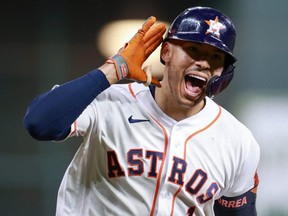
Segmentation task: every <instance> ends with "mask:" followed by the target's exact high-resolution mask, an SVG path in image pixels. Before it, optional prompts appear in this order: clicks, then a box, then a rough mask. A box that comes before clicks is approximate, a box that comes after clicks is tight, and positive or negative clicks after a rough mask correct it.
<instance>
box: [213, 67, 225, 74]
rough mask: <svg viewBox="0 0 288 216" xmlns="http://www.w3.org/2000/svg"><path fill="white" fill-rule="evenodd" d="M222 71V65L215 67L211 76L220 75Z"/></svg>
mask: <svg viewBox="0 0 288 216" xmlns="http://www.w3.org/2000/svg"><path fill="white" fill-rule="evenodd" d="M222 72H223V67H220V68H217V69H215V70H214V71H213V73H212V76H215V75H216V76H221V74H222Z"/></svg>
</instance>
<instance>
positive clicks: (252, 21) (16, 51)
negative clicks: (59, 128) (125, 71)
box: [0, 0, 288, 216]
mask: <svg viewBox="0 0 288 216" xmlns="http://www.w3.org/2000/svg"><path fill="white" fill-rule="evenodd" d="M196 5H202V6H212V7H215V8H217V9H219V10H221V11H223V12H224V13H225V14H227V15H228V16H229V17H231V18H232V20H233V21H234V23H235V25H236V29H237V36H238V37H237V43H236V48H235V55H236V56H237V58H238V62H237V63H236V66H237V69H236V72H237V73H236V75H235V78H234V80H233V81H232V83H231V85H230V86H229V88H228V89H227V90H226V91H224V92H223V94H222V95H220V96H219V97H218V98H216V99H215V100H216V101H217V102H219V103H220V104H222V105H223V106H224V107H225V108H227V109H228V110H229V111H231V112H232V113H233V114H234V115H235V116H236V117H237V118H238V119H239V120H241V121H242V122H243V123H245V124H246V125H247V126H248V127H249V128H250V129H251V130H252V132H253V133H254V135H255V137H256V139H257V140H258V142H259V145H260V147H261V161H260V166H259V176H260V185H259V189H258V201H257V206H258V213H259V215H260V216H282V215H283V216H284V215H288V205H287V201H288V199H287V196H286V195H287V194H288V188H287V186H286V185H287V182H288V170H287V167H288V146H287V139H288V129H287V126H288V124H287V123H288V114H287V107H288V96H287V92H288V85H287V79H288V71H287V62H288V58H287V48H288V45H287V35H288V28H287V27H288V25H287V20H288V1H287V0H275V1H268V0H253V1H250V0H241V1H239V0H238V1H236V0H226V1H224V0H222V1H221V0H218V1H215V0H214V1H213V0H210V1H205V0H202V1H200V0H199V1H192V0H191V1H188V0H177V1H168V0H166V1H164V0H145V1H141V2H140V1H132V0H125V1H119V0H114V1H113V2H111V3H110V4H109V5H107V1H104V0H94V1H80V0H70V1H68V0H64V1H55V0H51V1H48V0H46V1H45V0H39V1H1V7H0V29H1V33H0V77H1V78H0V88H1V91H0V99H1V106H0V109H1V113H2V114H1V116H0V127H1V128H0V130H1V136H0V215H3V216H14V215H21V216H26V215H27V216H31V215H36V216H39V215H41V216H50V215H54V214H55V204H56V196H57V190H58V187H59V184H60V182H61V179H62V177H63V175H64V172H65V170H66V168H67V166H68V164H69V163H70V161H71V159H72V157H73V155H74V153H75V151H76V150H77V148H78V146H79V144H80V143H81V140H80V139H78V138H77V139H74V140H67V141H65V142H62V143H55V142H39V141H36V140H33V139H32V138H31V137H30V136H29V135H28V133H27V132H26V131H25V130H24V128H23V125H22V119H23V116H24V114H25V112H26V108H27V106H28V104H29V103H30V102H31V100H32V99H33V98H34V97H35V96H37V95H38V94H40V93H41V92H43V91H47V90H49V89H50V88H52V87H53V85H55V84H61V83H63V82H65V81H68V80H71V79H73V78H76V77H78V76H81V75H83V74H85V73H87V72H89V71H91V70H92V69H94V68H96V67H97V66H100V65H101V64H102V63H103V62H104V61H105V58H104V57H103V56H102V55H101V54H100V53H99V51H98V50H97V45H96V43H95V38H96V36H97V33H98V32H99V30H100V29H101V27H103V26H104V25H105V24H107V23H108V22H109V21H113V20H117V19H139V18H140V19H146V18H147V17H148V16H150V15H154V16H156V17H157V18H158V19H160V20H165V21H168V22H171V21H172V20H173V19H174V18H175V16H176V15H178V14H179V13H180V12H182V11H183V10H184V9H185V8H187V7H190V6H196ZM123 31H124V30H123ZM115 37H117V35H115Z"/></svg>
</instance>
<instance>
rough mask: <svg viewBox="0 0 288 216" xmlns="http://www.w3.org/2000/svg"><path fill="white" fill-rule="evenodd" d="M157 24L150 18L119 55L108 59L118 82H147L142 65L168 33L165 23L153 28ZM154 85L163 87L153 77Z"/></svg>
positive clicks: (153, 18)
mask: <svg viewBox="0 0 288 216" xmlns="http://www.w3.org/2000/svg"><path fill="white" fill-rule="evenodd" d="M155 22H156V18H155V17H154V16H151V17H149V18H148V19H147V21H146V22H145V23H144V24H143V26H142V28H141V29H139V30H138V32H137V33H136V34H135V35H134V37H133V38H132V39H131V40H130V41H129V42H128V43H126V44H125V46H124V47H123V48H121V49H120V50H119V52H118V54H116V55H114V56H112V57H110V58H109V59H108V61H107V62H109V63H111V62H112V63H114V64H115V67H116V71H117V78H118V80H120V79H123V78H127V79H133V80H135V81H137V82H140V83H146V82H147V75H146V72H145V71H144V70H143V69H142V65H143V63H144V62H145V61H146V59H147V58H148V57H149V56H150V55H151V53H152V52H153V51H155V50H156V48H157V47H158V46H159V45H160V44H161V42H162V40H163V38H162V36H163V34H164V33H165V31H166V27H165V25H164V24H163V23H160V24H157V25H155V26H153V27H152V25H153V24H154V23H155ZM152 83H154V84H155V85H157V86H159V87H160V86H161V84H160V83H159V81H158V80H157V79H155V78H153V77H152Z"/></svg>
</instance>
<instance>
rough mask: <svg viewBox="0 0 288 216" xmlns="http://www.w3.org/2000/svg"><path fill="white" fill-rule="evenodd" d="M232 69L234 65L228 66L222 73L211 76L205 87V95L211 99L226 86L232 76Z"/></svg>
mask: <svg viewBox="0 0 288 216" xmlns="http://www.w3.org/2000/svg"><path fill="white" fill-rule="evenodd" d="M234 69H235V66H234V65H231V66H230V67H229V68H227V70H226V71H225V72H224V74H223V75H221V76H213V77H211V79H210V80H209V82H208V84H207V87H206V95H207V96H208V97H210V98H212V99H213V98H214V97H215V96H217V95H218V94H220V92H222V91H223V90H224V89H225V88H227V86H228V85H229V83H230V82H231V80H232V78H233V76H234Z"/></svg>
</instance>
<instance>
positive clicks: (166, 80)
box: [161, 40, 225, 107]
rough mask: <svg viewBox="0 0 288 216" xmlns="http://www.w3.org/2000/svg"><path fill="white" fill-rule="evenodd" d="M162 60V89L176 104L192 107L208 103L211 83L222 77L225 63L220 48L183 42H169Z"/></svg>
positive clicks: (162, 51)
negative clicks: (207, 90) (212, 80)
mask: <svg viewBox="0 0 288 216" xmlns="http://www.w3.org/2000/svg"><path fill="white" fill-rule="evenodd" d="M161 57H162V59H163V61H164V62H165V72H164V77H163V81H162V83H161V84H162V87H164V88H165V89H166V91H168V92H169V95H170V96H169V97H172V98H173V99H174V100H175V101H176V103H178V104H179V105H180V104H181V105H183V106H188V107H191V106H195V105H196V104H198V103H199V102H200V101H202V100H203V99H204V97H205V89H206V84H207V82H208V80H209V79H210V78H211V77H212V76H214V75H218V76H220V75H221V73H222V71H223V66H224V61H225V53H224V52H223V51H221V50H220V49H218V48H215V47H213V46H210V45H207V44H202V43H195V42H187V41H179V40H172V41H169V42H165V43H164V44H163V46H162V50H161Z"/></svg>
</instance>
